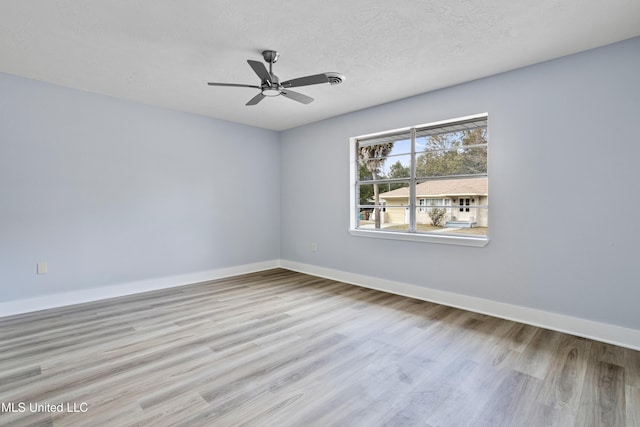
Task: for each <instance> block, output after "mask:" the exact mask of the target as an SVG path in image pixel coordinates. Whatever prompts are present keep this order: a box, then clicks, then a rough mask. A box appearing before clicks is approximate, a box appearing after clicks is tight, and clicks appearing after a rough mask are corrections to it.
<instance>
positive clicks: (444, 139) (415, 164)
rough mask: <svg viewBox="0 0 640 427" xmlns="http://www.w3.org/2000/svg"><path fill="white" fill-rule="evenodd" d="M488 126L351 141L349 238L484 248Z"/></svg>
mask: <svg viewBox="0 0 640 427" xmlns="http://www.w3.org/2000/svg"><path fill="white" fill-rule="evenodd" d="M487 120H488V119H487V115H486V114H481V115H476V116H469V117H465V118H462V119H456V120H449V121H445V122H439V123H434V124H428V125H421V126H415V127H411V128H407V129H400V130H396V131H391V132H387V133H381V134H375V135H369V136H363V137H357V138H352V141H351V142H352V147H351V149H352V156H351V157H352V171H353V175H354V176H352V191H351V194H352V221H351V230H352V231H354V232H355V233H352V234H360V235H366V234H367V233H369V232H370V233H380V234H379V235H375V236H372V237H388V238H397V237H398V235H405V237H406V235H412V238H411V240H421V237H425V238H424V239H422V240H426V241H438V238H440V239H441V240H442V241H443V242H447V238H448V240H449V241H450V242H453V243H460V242H461V240H462V241H464V240H465V238H466V239H467V240H468V241H472V242H473V241H476V242H477V241H478V240H485V241H486V240H487V237H488V227H489V221H488V211H489V191H488V182H487V147H488V138H487ZM359 232H367V233H365V234H362V233H359ZM433 238H435V240H434V239H433ZM454 238H455V239H454ZM461 244H464V242H462V243H461ZM484 244H486V242H485V243H484ZM476 245H478V246H481V245H483V244H477V243H476Z"/></svg>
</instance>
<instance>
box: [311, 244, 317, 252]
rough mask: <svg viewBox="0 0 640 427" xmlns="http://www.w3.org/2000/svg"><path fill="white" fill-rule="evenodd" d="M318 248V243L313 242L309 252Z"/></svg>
mask: <svg viewBox="0 0 640 427" xmlns="http://www.w3.org/2000/svg"><path fill="white" fill-rule="evenodd" d="M317 250H318V245H316V244H315V243H312V244H311V252H315V251H317Z"/></svg>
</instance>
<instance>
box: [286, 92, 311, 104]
mask: <svg viewBox="0 0 640 427" xmlns="http://www.w3.org/2000/svg"><path fill="white" fill-rule="evenodd" d="M280 95H282V96H284V97H286V98H289V99H293V100H294V101H298V102H302V103H303V104H310V103H311V102H313V98H311V97H310V96H307V95H303V94H301V93H298V92H294V91H292V90H283V91H281V92H280Z"/></svg>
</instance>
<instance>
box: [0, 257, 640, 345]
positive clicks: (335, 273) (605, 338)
mask: <svg viewBox="0 0 640 427" xmlns="http://www.w3.org/2000/svg"><path fill="white" fill-rule="evenodd" d="M277 267H281V268H284V269H287V270H291V271H298V272H300V273H306V274H311V275H314V276H318V277H325V278H328V279H332V280H337V281H340V282H345V283H349V284H352V285H357V286H362V287H365V288H370V289H376V290H380V291H384V292H389V293H392V294H396V295H403V296H407V297H411V298H416V299H420V300H424V301H430V302H434V303H438V304H443V305H447V306H451V307H456V308H461V309H464V310H469V311H473V312H476V313H482V314H487V315H490V316H494V317H500V318H503V319H508V320H513V321H516V322H520V323H526V324H529V325H533V326H539V327H542V328H546V329H551V330H554V331H558V332H564V333H568V334H572V335H577V336H580V337H584V338H590V339H594V340H596V341H601V342H606V343H609V344H614V345H619V346H621V347H627V348H631V349H633V350H640V330H637V329H629V328H625V327H622V326H616V325H611V324H608V323H601V322H595V321H592V320H587V319H580V318H577V317H572V316H567V315H563V314H557V313H551V312H547V311H542V310H536V309H533V308H528V307H521V306H517V305H513V304H506V303H502V302H497V301H491V300H486V299H482V298H477V297H471V296H466V295H461V294H456V293H452V292H446V291H439V290H436V289H430V288H424V287H422V286H416V285H410V284H407V283H402V282H396V281H392V280H386V279H379V278H377V277H372V276H366V275H362V274H355V273H349V272H345V271H340V270H334V269H330V268H325V267H318V266H315V265H310V264H303V263H299V262H295V261H287V260H271V261H265V262H258V263H253V264H244V265H238V266H233V267H226V268H221V269H215V270H208V271H201V272H196V273H189V274H182V275H177V276H168V277H160V278H156V279H147V280H140V281H135V282H128V283H120V284H116V285H112V286H103V287H99V288H93V289H83V290H79V291H73V292H65V293H60V294H53V295H45V296H40V297H35V298H28V299H22V300H16V301H8V302H3V303H0V317H3V316H11V315H15V314H22V313H28V312H32V311H38V310H45V309H48V308H57V307H64V306H67V305H73V304H80V303H83V302H92V301H98V300H102V299H107V298H114V297H119V296H125V295H132V294H137V293H141V292H148V291H154V290H158V289H166V288H172V287H178V286H183V285H189V284H193V283H198V282H206V281H208V280H216V279H222V278H225V277H231V276H237V275H241V274H248V273H255V272H258V271H263V270H269V269H272V268H277Z"/></svg>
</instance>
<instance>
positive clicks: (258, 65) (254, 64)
mask: <svg viewBox="0 0 640 427" xmlns="http://www.w3.org/2000/svg"><path fill="white" fill-rule="evenodd" d="M247 62H248V63H249V65H250V66H251V68H253V71H254V72H255V73H256V74H257V75H258V77H260V81H262V82H265V81H266V82H267V83H268V84H269V85H271V74H269V72H268V71H267V67H265V66H264V64H263V63H262V62H259V61H252V60H251V59H247Z"/></svg>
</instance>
